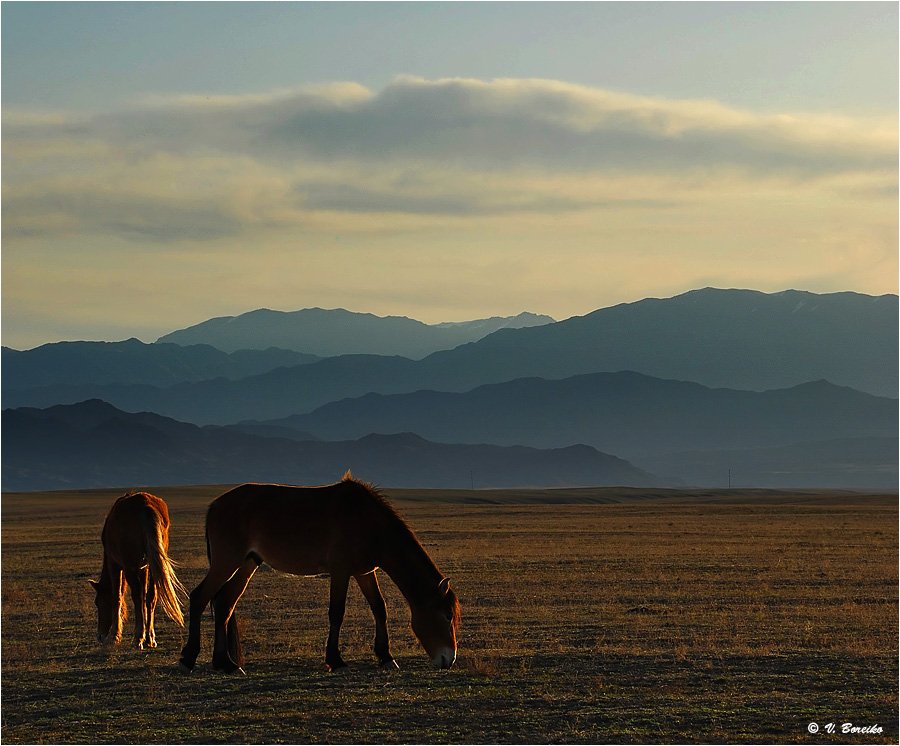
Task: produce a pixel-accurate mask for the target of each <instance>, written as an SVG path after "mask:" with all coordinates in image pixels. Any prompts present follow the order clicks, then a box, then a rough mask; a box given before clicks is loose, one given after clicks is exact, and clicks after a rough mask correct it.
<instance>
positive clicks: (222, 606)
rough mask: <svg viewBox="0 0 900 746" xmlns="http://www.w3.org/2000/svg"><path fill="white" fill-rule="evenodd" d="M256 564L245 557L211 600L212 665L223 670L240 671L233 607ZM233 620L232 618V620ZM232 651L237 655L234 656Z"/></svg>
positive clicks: (239, 654) (245, 587)
mask: <svg viewBox="0 0 900 746" xmlns="http://www.w3.org/2000/svg"><path fill="white" fill-rule="evenodd" d="M257 567H259V564H258V563H257V562H256V560H255V559H254V558H252V557H248V558H247V559H245V560H244V563H243V564H242V565H241V566H240V567H239V568H238V571H237V572H236V573H235V574H234V576H233V577H232V578H231V580H229V581H228V582H227V583H225V585H223V586H222V587H221V588H220V589H219V592H218V593H217V594H216V596H215V599H214V601H213V603H214V606H213V610H214V616H215V630H216V633H215V643H214V645H213V668H214V669H216V670H217V671H224V672H225V673H233V672H235V671H238V670H240V667H241V663H242V661H240V660H238V659H237V658H242V657H243V656H242V655H241V651H240V639H239V637H238V634H237V619H234V607H235V606H237V602H238V600H239V599H240V597H241V596H242V595H244V591H245V590H246V589H247V584H248V583H249V582H250V578H252V577H253V573H255V572H256V568H257ZM232 620H233V621H232ZM232 653H236V654H237V658H235V657H234V656H233V655H232Z"/></svg>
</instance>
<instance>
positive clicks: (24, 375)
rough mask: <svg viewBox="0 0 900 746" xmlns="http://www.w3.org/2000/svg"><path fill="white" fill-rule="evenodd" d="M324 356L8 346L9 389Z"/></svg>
mask: <svg viewBox="0 0 900 746" xmlns="http://www.w3.org/2000/svg"><path fill="white" fill-rule="evenodd" d="M318 359H319V358H318V357H316V356H315V355H308V354H305V353H302V352H296V351H294V350H282V349H277V348H274V347H270V348H269V349H265V350H238V351H236V352H233V353H230V354H229V353H226V352H222V351H221V350H218V349H216V348H215V347H211V346H210V345H203V344H196V345H189V346H182V345H177V344H144V343H143V342H141V341H140V340H139V339H134V338H132V339H126V340H124V341H122V342H54V343H51V344H45V345H41V346H40V347H35V348H34V349H31V350H14V349H11V348H9V347H4V348H3V349H2V369H3V389H4V393H6V392H7V391H10V390H15V389H20V388H33V387H43V386H97V385H106V384H111V383H132V384H148V385H152V386H171V385H172V384H176V383H181V382H184V381H204V380H208V379H211V378H228V379H237V378H245V377H246V376H252V375H255V374H258V373H265V372H266V371H269V370H272V369H274V368H279V367H283V366H293V365H305V364H307V363H312V362H315V361H316V360H318Z"/></svg>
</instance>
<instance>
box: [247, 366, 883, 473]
mask: <svg viewBox="0 0 900 746" xmlns="http://www.w3.org/2000/svg"><path fill="white" fill-rule="evenodd" d="M897 413H898V402H897V400H896V399H888V398H883V397H876V396H872V395H870V394H865V393H861V392H859V391H855V390H854V389H850V388H846V387H840V386H834V385H833V384H830V383H828V382H826V381H815V382H810V383H806V384H802V385H800V386H794V387H790V388H786V389H774V390H770V391H765V392H756V391H742V390H736V389H721V388H720V389H712V388H708V387H706V386H702V385H700V384H697V383H691V382H685V381H670V380H663V379H658V378H653V377H650V376H645V375H643V374H640V373H633V372H620V373H591V374H586V375H581V376H573V377H570V378H565V379H559V380H545V379H541V378H523V379H517V380H515V381H509V382H506V383H497V384H488V385H485V386H480V387H478V388H475V389H472V390H471V391H468V392H465V393H450V392H439V391H417V392H414V393H408V394H393V395H383V394H366V395H365V396H362V397H359V398H355V399H345V400H343V401H338V402H332V403H330V404H326V405H324V406H322V407H320V408H318V409H316V410H315V411H313V412H310V413H308V414H301V415H294V416H291V417H287V418H284V419H280V420H273V421H269V422H266V423H264V424H266V425H269V426H273V425H276V426H279V427H294V428H297V429H300V430H304V431H306V432H310V433H313V434H314V435H316V436H318V437H321V438H324V439H326V440H338V439H345V438H356V437H360V436H361V435H362V434H365V433H367V432H371V431H372V430H373V429H378V430H379V431H380V432H386V433H394V432H406V431H409V432H415V433H417V434H419V435H421V436H422V437H424V438H427V439H429V440H433V441H437V442H448V443H449V442H452V443H495V444H498V445H527V446H532V447H536V448H552V447H559V446H562V445H567V444H570V443H586V444H588V445H591V446H594V447H595V448H598V449H600V450H602V451H604V452H607V453H615V454H616V455H618V456H622V457H624V458H627V459H628V460H630V461H633V462H635V463H640V458H642V457H643V456H645V455H647V454H653V453H663V452H670V451H686V450H691V449H726V448H731V449H743V448H760V447H766V446H778V445H787V444H791V443H799V442H803V441H810V440H822V439H826V438H832V439H835V438H854V437H864V436H885V437H886V436H895V435H896V434H897Z"/></svg>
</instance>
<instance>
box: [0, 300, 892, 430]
mask: <svg viewBox="0 0 900 746" xmlns="http://www.w3.org/2000/svg"><path fill="white" fill-rule="evenodd" d="M897 339H898V329H897V296H893V295H890V296H881V297H878V298H875V297H871V296H865V295H857V294H854V293H836V294H831V295H814V294H812V293H800V292H795V291H787V292H785V293H776V294H772V295H767V294H764V293H757V292H755V291H745V290H712V289H707V290H699V291H694V292H691V293H686V294H685V295H681V296H677V297H675V298H670V299H666V300H655V299H648V300H644V301H640V302H638V303H631V304H623V305H621V306H615V307H613V308H608V309H602V310H600V311H596V312H594V313H592V314H589V315H588V316H582V317H576V318H572V319H568V320H566V321H560V322H557V323H555V324H548V325H545V326H539V327H533V328H522V329H507V330H501V331H497V332H495V333H493V334H490V335H489V336H487V337H485V338H484V339H482V340H480V341H478V342H475V343H471V344H465V345H461V346H459V347H457V348H455V349H452V350H445V351H441V352H436V353H434V354H432V355H429V356H428V357H426V358H424V359H423V360H419V361H413V360H410V359H408V358H403V357H396V356H395V357H385V356H377V355H343V356H339V357H332V358H327V359H325V360H321V361H319V362H315V363H312V364H310V365H303V366H299V367H297V366H295V367H291V368H279V369H276V370H272V371H269V372H266V373H262V374H259V375H256V376H248V377H247V378H244V379H241V380H238V381H226V380H214V381H201V382H197V383H181V384H177V385H175V386H170V387H167V388H161V387H154V386H147V385H144V386H125V385H109V386H92V385H84V386H76V387H65V388H63V387H45V388H43V389H32V390H29V391H28V392H5V395H4V402H5V404H6V405H7V406H37V407H46V406H50V405H53V404H57V403H72V402H76V401H81V400H84V399H88V398H94V397H96V398H101V399H104V400H105V401H109V402H111V403H112V404H114V405H116V406H117V407H120V408H121V409H126V410H130V411H137V410H145V409H147V410H153V411H156V412H159V413H161V414H165V415H167V416H170V417H175V418H178V419H182V420H189V421H191V422H197V423H218V424H226V423H229V422H236V421H239V420H245V419H256V420H265V419H274V418H279V417H285V416H288V415H291V414H299V413H304V412H309V411H311V410H312V409H315V408H316V407H319V406H321V405H323V404H326V403H328V402H331V401H336V400H339V399H343V398H348V397H358V396H361V395H363V394H366V393H369V392H377V393H382V394H395V393H404V392H413V391H417V390H420V389H434V390H437V391H450V392H462V391H468V390H470V389H472V388H475V387H477V386H480V385H483V384H486V383H495V382H503V381H510V380H514V379H517V378H521V377H528V376H534V377H542V378H566V377H571V376H573V375H577V374H583V373H592V372H598V371H617V370H637V371H639V372H642V373H646V374H648V375H653V376H656V377H660V378H668V379H678V380H694V381H697V382H699V383H702V384H704V385H706V386H721V387H727V388H746V389H749V390H762V389H767V388H783V387H789V386H794V385H797V384H800V383H803V382H806V381H810V380H819V379H826V380H829V381H831V382H833V383H837V384H840V385H848V386H853V387H857V388H859V389H860V390H864V391H868V392H869V393H880V394H884V395H890V396H896V394H897V380H898V378H897V377H898V373H897V354H898V352H897Z"/></svg>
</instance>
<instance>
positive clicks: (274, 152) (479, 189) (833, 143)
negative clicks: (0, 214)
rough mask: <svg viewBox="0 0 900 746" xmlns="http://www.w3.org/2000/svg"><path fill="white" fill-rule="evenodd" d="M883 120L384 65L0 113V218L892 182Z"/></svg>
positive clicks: (444, 210) (237, 223)
mask: <svg viewBox="0 0 900 746" xmlns="http://www.w3.org/2000/svg"><path fill="white" fill-rule="evenodd" d="M896 163H897V138H896V123H895V122H885V121H881V120H877V121H872V120H867V119H864V118H860V119H847V118H836V117H829V116H822V115H813V114H802V113H801V114H797V113H795V114H790V115H787V114H785V115H771V114H761V113H756V112H749V111H742V110H737V109H733V108H730V107H727V106H725V105H723V104H720V103H717V102H714V101H687V100H670V99H662V98H652V97H646V96H637V95H632V94H627V93H620V92H613V91H605V90H600V89H594V88H587V87H583V86H576V85H572V84H568V83H562V82H558V81H546V80H492V81H480V80H467V79H445V80H423V79H419V78H408V77H407V78H399V79H397V80H396V81H394V82H393V83H392V84H390V85H388V86H387V87H385V88H384V89H383V90H381V91H377V92H373V91H370V90H368V89H366V88H364V87H362V86H360V85H357V84H355V83H335V84H331V85H325V86H319V87H315V88H307V89H302V90H295V91H277V92H274V93H269V94H260V95H249V96H216V97H203V96H189V97H177V98H165V97H156V98H152V99H144V100H142V101H141V102H139V103H138V104H136V105H135V106H133V107H131V108H129V109H127V110H122V111H113V112H106V113H101V114H93V115H74V114H66V113H65V112H51V113H38V114H33V113H29V112H16V111H12V112H7V113H5V114H4V207H5V208H6V209H5V210H4V232H7V233H8V235H11V236H34V235H39V234H41V233H60V232H63V233H65V232H68V233H77V232H84V233H91V232H96V233H101V234H102V233H113V234H116V235H121V236H126V237H130V238H132V239H134V240H151V241H160V242H167V241H174V240H178V239H185V240H191V241H202V240H213V239H218V238H221V237H222V236H225V235H230V236H231V235H239V234H240V233H241V232H242V231H248V230H254V229H261V228H266V227H268V228H279V227H285V226H288V227H295V228H296V227H298V226H299V227H304V226H309V225H317V224H321V222H322V220H324V218H323V215H326V216H327V214H336V215H341V214H346V215H355V216H364V215H366V214H372V215H374V214H406V215H408V216H410V217H414V218H417V219H425V218H428V217H431V218H433V219H434V220H436V221H440V220H450V219H462V218H466V217H482V218H483V217H486V216H492V215H496V216H503V215H509V214H510V213H519V214H523V215H524V214H560V215H565V214H566V213H583V212H586V211H591V210H598V211H604V210H611V209H620V208H621V209H629V210H640V209H645V210H654V209H660V208H666V207H671V206H673V205H674V204H675V200H673V195H675V196H676V199H677V201H678V202H683V201H685V200H691V199H695V200H696V199H701V198H705V197H707V196H710V195H711V196H712V197H713V198H714V197H715V194H716V193H717V192H722V191H723V190H726V191H729V192H731V193H738V194H740V193H746V194H747V196H748V199H752V198H753V197H754V195H758V194H759V193H760V191H764V190H766V189H770V188H771V187H772V185H773V184H775V185H777V188H778V189H783V188H784V185H785V184H790V185H791V186H792V188H797V189H799V190H801V191H802V190H809V189H832V188H834V185H836V184H837V185H839V184H840V183H842V182H844V181H847V182H849V181H851V180H852V182H853V185H854V186H853V188H854V189H855V190H857V192H859V193H864V192H865V193H868V194H880V193H890V190H891V189H895V188H896V186H895V185H896V181H897V179H896V176H897V174H896Z"/></svg>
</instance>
